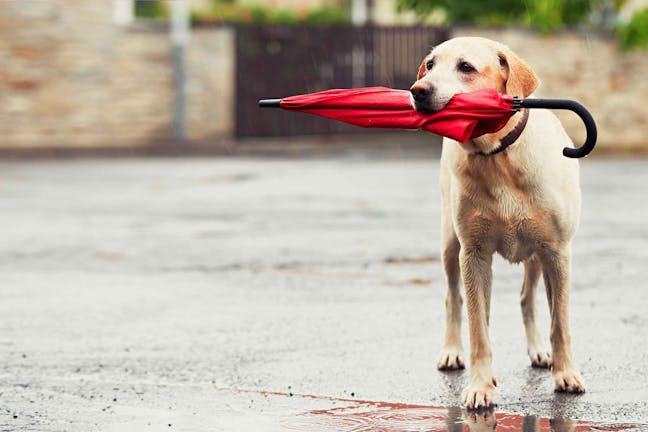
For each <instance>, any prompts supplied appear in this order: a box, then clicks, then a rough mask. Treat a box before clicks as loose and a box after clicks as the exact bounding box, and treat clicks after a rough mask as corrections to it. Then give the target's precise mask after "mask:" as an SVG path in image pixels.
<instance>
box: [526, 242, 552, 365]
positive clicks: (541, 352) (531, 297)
mask: <svg viewBox="0 0 648 432" xmlns="http://www.w3.org/2000/svg"><path fill="white" fill-rule="evenodd" d="M541 273H542V265H541V264H540V260H539V259H538V258H537V257H536V256H535V255H534V256H532V257H531V258H529V259H528V260H526V261H525V262H524V282H523V283H522V291H521V292H520V306H521V308H522V319H523V320H524V330H525V332H526V338H527V353H528V354H529V358H530V359H531V365H532V366H533V367H540V368H550V367H551V353H550V351H549V350H548V349H547V347H546V345H545V343H544V342H543V340H542V337H541V336H540V332H539V331H538V324H537V323H536V288H537V287H538V280H539V279H540V275H541Z"/></svg>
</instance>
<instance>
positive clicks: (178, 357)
mask: <svg viewBox="0 0 648 432" xmlns="http://www.w3.org/2000/svg"><path fill="white" fill-rule="evenodd" d="M581 169H582V171H581V172H582V181H581V183H582V187H583V214H582V219H581V227H580V229H579V232H578V235H577V237H576V239H575V241H574V245H573V254H574V260H573V272H572V273H573V287H572V298H571V322H572V336H573V350H574V356H575V359H576V362H577V364H578V365H579V366H580V368H581V372H582V375H583V378H584V379H585V381H586V386H587V392H586V393H585V394H583V395H580V396H574V395H562V394H555V393H554V392H553V388H552V381H551V377H550V375H549V373H548V372H547V371H544V370H538V369H533V368H531V367H530V363H529V360H528V357H527V355H526V352H525V351H526V349H525V338H524V330H523V326H522V318H521V314H520V310H519V290H520V287H521V283H522V267H521V266H514V265H510V264H508V263H506V262H504V261H503V260H501V259H496V260H495V264H494V278H495V279H494V281H495V282H494V291H493V305H492V308H493V309H492V314H491V321H492V322H491V331H490V336H491V341H492V346H493V352H494V368H495V373H496V377H497V380H498V389H497V393H496V402H497V403H498V407H497V410H496V411H495V413H496V414H495V416H496V417H493V415H491V414H488V415H485V416H484V417H479V416H478V417H477V418H475V417H470V416H469V415H467V414H466V413H464V412H462V411H461V410H457V409H456V408H454V407H456V406H457V405H458V402H459V393H460V391H461V388H462V386H463V383H464V381H465V380H466V378H467V372H466V371H463V372H454V373H441V372H438V371H437V370H436V369H435V362H436V355H437V350H438V349H439V348H440V346H441V343H442V338H443V327H442V325H443V315H442V313H443V309H442V305H443V295H444V289H445V288H444V282H443V273H442V269H441V266H440V264H439V229H438V227H439V223H440V222H439V221H440V215H439V204H438V203H439V192H438V182H437V178H438V170H439V166H438V160H437V158H436V157H434V156H430V155H422V156H421V155H418V156H416V157H410V156H407V155H397V156H394V157H382V158H381V157H378V158H376V157H370V156H369V155H368V153H364V152H360V153H352V154H343V155H337V156H328V157H323V158H317V159H315V158H299V157H285V158H282V157H273V158H264V159H262V158H250V157H248V158H210V159H113V160H67V161H63V160H61V161H29V162H25V161H17V162H2V163H0V220H1V221H2V227H3V230H2V236H1V238H0V353H1V359H2V361H1V362H0V401H1V405H0V430H12V431H13V430H34V431H62V430H66V431H87V430H97V431H104V430H106V431H108V430H109V431H113V430H114V431H123V430H187V431H203V430H205V431H207V430H208V431H220V430H223V431H238V430H247V431H249V430H264V431H265V430H346V431H360V430H383V431H409V430H439V431H441V430H463V429H461V428H459V429H457V428H458V427H462V424H463V423H467V424H468V425H469V426H470V429H471V430H492V426H493V424H494V421H495V420H494V419H496V421H497V423H498V424H499V425H500V426H499V427H500V430H501V428H502V427H503V426H502V425H504V426H506V425H507V424H508V423H507V422H517V423H515V424H516V425H518V426H519V425H523V426H524V430H529V431H531V430H548V429H546V428H548V427H551V430H555V431H557V432H560V431H563V430H573V428H574V427H576V426H578V425H583V424H587V422H602V423H601V424H599V426H598V427H600V428H603V427H604V425H608V426H610V425H612V424H614V425H616V426H613V425H612V426H610V427H616V428H617V430H619V429H623V430H626V429H627V430H630V429H632V428H635V429H644V428H645V429H648V426H646V424H648V379H647V372H646V364H647V363H648V350H647V347H648V333H647V331H648V314H647V312H646V311H648V289H646V280H648V223H647V222H646V217H647V215H648V200H647V198H648V194H647V192H646V185H648V161H647V160H601V159H598V160H596V159H594V160H585V161H583V162H582V163H581ZM542 291H543V290H540V293H539V310H540V312H541V313H540V322H541V323H542V327H543V329H544V330H545V331H544V336H545V337H546V336H547V331H546V330H547V328H548V314H547V305H546V300H545V299H544V293H543V292H542ZM464 341H467V335H466V333H465V325H464ZM466 348H467V347H466ZM447 407H449V408H447ZM525 416H526V417H525ZM507 419H508V420H507ZM548 419H553V420H551V421H550V420H548ZM462 422H463V423H462ZM471 422H472V423H471ZM579 422H580V423H579ZM457 424H458V425H459V426H457ZM511 424H513V423H511ZM624 424H625V425H624ZM475 425H476V426H475ZM543 425H544V426H543ZM561 425H563V426H564V425H566V426H565V427H563V426H561ZM513 429H515V427H514V428H513ZM519 429H523V428H522V427H519ZM505 430H512V429H505ZM609 430H612V429H609Z"/></svg>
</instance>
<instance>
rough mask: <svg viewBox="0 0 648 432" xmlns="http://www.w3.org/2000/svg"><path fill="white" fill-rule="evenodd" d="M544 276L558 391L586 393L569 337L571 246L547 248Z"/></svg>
mask: <svg viewBox="0 0 648 432" xmlns="http://www.w3.org/2000/svg"><path fill="white" fill-rule="evenodd" d="M540 258H541V260H542V273H543V276H544V280H545V285H546V286H547V296H548V297H549V310H550V311H551V332H550V336H549V338H550V340H551V353H552V356H553V366H552V374H553V378H554V384H555V389H556V391H564V392H570V393H580V392H583V391H585V386H584V385H583V378H582V377H581V375H580V372H579V371H578V368H577V367H576V365H575V364H574V361H573V359H572V353H571V336H570V334H569V290H570V274H569V273H570V261H571V251H570V245H562V247H561V246H558V247H557V248H555V249H553V250H552V249H550V248H545V250H544V251H543V254H542V255H541V257H540Z"/></svg>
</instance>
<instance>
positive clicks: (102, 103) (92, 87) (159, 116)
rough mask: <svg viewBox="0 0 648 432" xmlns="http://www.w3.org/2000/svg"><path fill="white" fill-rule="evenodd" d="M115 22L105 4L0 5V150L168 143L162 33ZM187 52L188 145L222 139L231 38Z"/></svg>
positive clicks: (228, 113)
mask: <svg viewBox="0 0 648 432" xmlns="http://www.w3.org/2000/svg"><path fill="white" fill-rule="evenodd" d="M112 18H113V11H112V2H109V1H89V2H79V1H78V0H49V1H47V2H28V4H25V3H23V2H17V1H15V2H14V1H10V2H2V4H0V147H5V148H7V147H33V146H37V147H43V146H45V147H76V146H132V145H150V144H156V143H158V142H162V141H165V140H168V139H169V137H170V136H171V122H172V97H173V92H172V90H173V89H172V73H171V49H170V48H171V47H170V42H169V37H168V33H167V31H166V29H164V28H161V27H160V26H159V25H157V26H154V25H145V24H142V23H136V24H134V25H131V26H128V27H120V26H117V25H115V24H114V23H113V22H112ZM191 42H192V45H191V50H190V52H189V54H188V75H189V81H188V83H187V89H188V96H189V101H188V110H189V113H190V118H189V132H190V138H191V139H194V140H200V141H204V140H210V139H213V138H214V137H220V136H223V135H228V134H229V133H230V131H231V130H232V127H233V125H232V110H231V109H229V107H230V106H231V105H232V95H233V89H232V85H231V83H232V82H233V76H234V75H233V68H234V63H233V61H234V56H233V35H232V31H231V30H230V29H228V28H225V27H220V28H210V29H200V30H197V31H195V32H194V33H193V35H192V41H191ZM216 95H217V97H218V103H216V102H215V100H214V99H215V97H216Z"/></svg>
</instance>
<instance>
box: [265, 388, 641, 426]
mask: <svg viewBox="0 0 648 432" xmlns="http://www.w3.org/2000/svg"><path fill="white" fill-rule="evenodd" d="M274 394H278V393H274ZM295 396H297V395H295ZM303 397H308V398H317V396H310V395H303ZM325 399H329V398H325ZM330 400H335V401H337V402H342V403H344V405H343V406H337V407H335V408H328V409H318V410H311V411H307V412H304V413H302V414H299V415H297V416H295V417H293V418H290V419H289V420H287V421H286V422H285V423H284V426H285V427H286V428H287V429H289V430H299V431H315V432H316V431H340V432H368V431H380V432H410V431H412V432H414V431H416V432H446V431H447V432H482V431H483V432H488V431H499V432H502V431H522V432H587V431H592V432H594V431H635V430H640V429H642V428H644V427H646V426H647V425H639V424H606V423H593V422H586V421H581V420H572V419H546V418H539V417H535V416H521V415H517V414H507V413H501V412H494V411H493V410H487V411H480V412H466V411H465V410H463V409H461V408H457V407H450V408H442V407H434V406H425V405H410V404H397V403H388V402H372V401H356V400H350V399H332V398H331V399H330Z"/></svg>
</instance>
